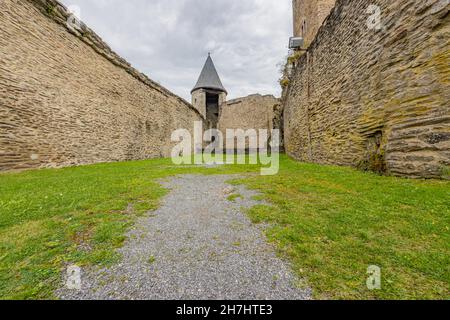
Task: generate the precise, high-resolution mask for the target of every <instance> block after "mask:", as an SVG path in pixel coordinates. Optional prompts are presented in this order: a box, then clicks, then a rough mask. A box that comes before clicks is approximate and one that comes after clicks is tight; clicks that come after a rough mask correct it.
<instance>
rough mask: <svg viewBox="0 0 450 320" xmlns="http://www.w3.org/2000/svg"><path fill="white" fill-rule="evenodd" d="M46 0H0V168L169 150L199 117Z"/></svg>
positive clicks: (51, 0) (121, 157)
mask: <svg viewBox="0 0 450 320" xmlns="http://www.w3.org/2000/svg"><path fill="white" fill-rule="evenodd" d="M67 17H68V14H67V12H66V10H65V8H64V7H63V6H62V5H60V4H59V3H58V2H57V1H54V0H47V1H46V0H2V1H1V2H0V170H11V169H25V168H38V167H54V166H67V165H78V164H89V163H96V162H109V161H122V160H131V159H146V158H153V157H163V156H169V155H170V151H171V146H172V144H171V142H170V138H171V132H172V130H174V129H178V128H186V129H191V128H193V122H194V121H198V120H202V119H203V117H202V116H201V115H200V114H199V112H198V111H197V110H195V109H194V108H193V107H192V106H191V105H190V104H189V103H187V102H186V101H184V100H183V99H181V98H179V97H178V96H176V95H174V94H173V93H171V92H170V91H168V90H166V89H165V88H163V87H161V86H160V85H158V84H156V83H155V82H153V81H152V80H150V79H149V78H147V77H146V76H145V75H143V74H141V73H139V72H138V71H136V70H135V69H133V68H132V67H131V66H130V65H129V64H128V63H127V62H126V61H125V60H123V59H122V58H120V57H119V56H117V55H116V54H115V53H114V52H112V51H111V49H110V48H109V47H108V46H107V45H106V44H105V43H104V42H103V41H102V40H101V39H100V38H99V37H98V36H97V35H96V34H95V33H94V32H92V31H91V30H90V29H88V28H87V27H86V26H85V25H80V26H71V25H69V26H70V27H68V26H67V24H66V21H67Z"/></svg>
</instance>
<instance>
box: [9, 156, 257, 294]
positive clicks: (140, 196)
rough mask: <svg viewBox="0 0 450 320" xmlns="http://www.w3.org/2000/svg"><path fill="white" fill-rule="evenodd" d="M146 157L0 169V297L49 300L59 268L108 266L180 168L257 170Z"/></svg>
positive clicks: (185, 170)
mask: <svg viewBox="0 0 450 320" xmlns="http://www.w3.org/2000/svg"><path fill="white" fill-rule="evenodd" d="M257 169H258V168H257V167H255V166H244V165H240V166H238V165H236V166H227V167H218V168H214V169H204V168H192V167H183V166H174V165H173V164H172V163H171V161H170V160H168V159H161V160H149V161H135V162H124V163H112V164H98V165H91V166H82V167H73V168H64V169H51V170H33V171H26V172H21V173H6V174H0V299H48V298H54V296H53V290H54V289H55V288H56V287H58V286H60V285H61V272H63V270H64V268H65V266H67V265H71V264H77V265H79V266H86V265H92V264H105V265H107V264H111V263H114V262H115V261H117V259H118V258H119V257H118V256H117V254H116V253H115V250H114V249H115V248H118V247H120V246H121V245H122V244H123V242H124V240H125V237H124V234H125V232H126V231H127V230H128V228H129V227H130V226H131V225H132V223H133V221H134V219H135V218H136V217H138V216H140V215H142V214H143V213H145V212H147V211H149V210H151V209H155V208H157V206H158V204H159V200H160V199H161V197H162V196H163V195H164V194H165V193H166V190H165V189H163V188H162V187H161V186H160V184H159V183H158V182H157V181H158V179H163V178H165V177H167V176H171V175H175V174H182V173H204V174H213V173H240V172H256V170H257Z"/></svg>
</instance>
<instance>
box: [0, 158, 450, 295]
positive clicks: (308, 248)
mask: <svg viewBox="0 0 450 320" xmlns="http://www.w3.org/2000/svg"><path fill="white" fill-rule="evenodd" d="M184 173H198V174H221V173H227V174H232V173H251V174H249V175H247V176H246V178H245V179H241V180H240V181H235V183H244V184H246V185H248V186H249V187H250V188H253V189H257V190H260V191H261V193H262V194H263V197H261V198H263V199H266V200H268V201H269V202H270V203H272V206H271V207H267V206H258V207H255V208H253V209H251V210H250V211H249V215H250V217H251V218H252V220H253V221H254V222H268V223H270V225H271V227H270V228H269V229H268V230H267V235H268V238H269V240H270V241H271V242H273V243H275V244H276V245H277V247H278V249H279V253H280V254H281V255H283V256H285V257H287V258H289V259H291V261H292V263H293V268H294V270H295V271H296V272H297V273H298V274H300V275H302V276H304V277H306V279H307V281H308V284H309V285H310V286H311V287H312V288H313V290H314V293H315V297H316V298H338V299H345V298H350V299H356V298H362V299H387V298H396V299H398V298H426V299H432V298H438V299H445V298H448V297H449V283H450V279H449V274H450V272H449V265H450V261H449V244H450V239H449V226H450V223H449V222H450V221H449V220H450V208H449V202H448V199H449V198H450V191H449V190H450V188H449V187H450V183H449V182H444V181H413V180H406V179H399V178H392V177H381V176H377V175H374V174H370V173H362V172H359V171H355V170H353V169H349V168H338V167H330V166H319V165H312V164H303V163H297V162H295V161H293V160H290V159H289V158H287V157H285V156H282V159H281V171H280V174H279V175H276V176H260V175H259V174H255V173H259V167H258V166H245V165H231V166H230V165H227V166H219V167H217V168H212V169H211V168H208V169H206V168H199V167H195V168H194V167H191V166H185V167H183V166H174V165H172V164H171V161H170V160H167V159H161V160H148V161H134V162H124V163H113V164H99V165H91V166H82V167H74V168H65V169H49V170H34V171H26V172H21V173H7V174H0V298H1V299H47V298H54V296H53V290H54V289H55V288H56V287H58V286H60V285H61V272H63V271H64V269H65V266H67V265H70V264H77V265H80V266H87V265H94V264H101V265H108V264H111V263H114V262H115V261H117V260H118V259H119V258H120V257H119V256H118V255H117V254H116V250H114V249H115V248H118V247H120V246H121V245H122V244H123V242H124V240H125V237H124V234H125V232H126V230H128V229H129V227H130V226H131V225H132V224H133V222H134V220H135V219H136V218H137V217H139V216H140V215H142V214H143V213H145V212H147V211H149V210H151V209H154V208H156V207H157V206H158V204H159V200H160V199H161V197H162V196H163V195H164V194H165V193H166V190H164V189H163V188H162V187H161V186H160V185H159V183H158V182H157V181H158V180H159V179H164V178H166V177H168V176H172V175H176V174H184ZM149 259H151V258H149ZM371 264H375V265H378V266H380V267H381V268H382V289H381V290H380V291H369V290H368V289H367V288H366V285H365V283H366V278H367V275H366V271H367V267H368V266H369V265H371Z"/></svg>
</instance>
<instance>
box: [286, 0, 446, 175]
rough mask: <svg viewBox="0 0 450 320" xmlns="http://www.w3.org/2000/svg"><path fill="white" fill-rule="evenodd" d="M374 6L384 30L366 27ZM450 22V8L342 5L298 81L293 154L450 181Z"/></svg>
mask: <svg viewBox="0 0 450 320" xmlns="http://www.w3.org/2000/svg"><path fill="white" fill-rule="evenodd" d="M370 5H377V6H378V7H379V9H380V13H381V16H380V17H381V25H380V28H377V25H375V26H374V25H373V24H368V23H367V22H368V20H369V16H371V15H373V13H374V11H373V10H369V6H370ZM368 12H369V13H368ZM372 18H373V17H372ZM370 21H373V19H370ZM449 21H450V16H449V2H448V0H426V1H425V0H424V1H417V0H396V1H391V0H351V1H348V0H338V1H337V3H336V6H335V7H334V9H333V10H332V11H331V13H330V15H329V16H328V18H327V19H326V20H325V22H324V24H323V25H322V27H321V28H320V30H319V32H318V34H317V35H316V37H315V39H314V41H313V42H312V43H311V45H310V46H309V49H308V51H307V52H306V54H304V55H302V56H301V57H300V58H299V61H298V62H297V63H296V68H295V69H294V71H293V73H292V74H291V76H290V79H289V80H290V81H289V86H288V89H287V92H286V96H285V101H284V126H285V131H284V135H285V148H286V151H287V153H288V154H289V155H291V156H293V157H295V158H297V159H299V160H302V161H310V162H317V163H322V164H338V165H348V166H358V167H361V168H363V169H371V170H375V171H380V172H386V173H388V174H393V175H398V176H408V177H417V178H439V177H443V175H444V172H446V171H447V172H448V166H450V103H449V101H450V86H449V84H450V63H449V62H450V42H449V39H450V23H449ZM297 23H298V21H297ZM369 26H370V28H369Z"/></svg>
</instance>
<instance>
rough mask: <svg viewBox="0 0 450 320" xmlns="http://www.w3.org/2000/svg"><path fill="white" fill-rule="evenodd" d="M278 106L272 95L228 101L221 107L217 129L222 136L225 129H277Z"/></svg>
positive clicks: (278, 102) (277, 100)
mask: <svg viewBox="0 0 450 320" xmlns="http://www.w3.org/2000/svg"><path fill="white" fill-rule="evenodd" d="M279 106H280V101H279V99H277V98H275V97H274V96H272V95H265V96H263V95H260V94H253V95H250V96H248V97H243V98H237V99H233V100H229V101H227V102H225V103H224V104H222V106H221V114H220V119H219V125H218V129H219V130H220V131H221V132H222V133H223V134H224V135H225V134H226V130H227V129H242V130H248V129H255V130H256V131H258V130H259V129H267V130H272V129H279V128H280V127H281V124H280V114H279V113H280V112H279ZM269 136H270V132H269ZM224 139H225V137H224ZM224 144H226V140H225V141H224ZM240 151H242V150H240Z"/></svg>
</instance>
